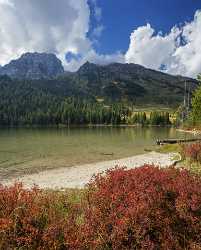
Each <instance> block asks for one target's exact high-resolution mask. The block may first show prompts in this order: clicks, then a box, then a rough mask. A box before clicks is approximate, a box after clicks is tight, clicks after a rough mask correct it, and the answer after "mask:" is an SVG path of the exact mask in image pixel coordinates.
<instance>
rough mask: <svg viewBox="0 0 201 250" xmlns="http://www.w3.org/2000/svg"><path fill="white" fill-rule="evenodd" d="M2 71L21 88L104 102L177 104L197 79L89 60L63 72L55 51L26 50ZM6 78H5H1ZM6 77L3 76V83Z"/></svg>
mask: <svg viewBox="0 0 201 250" xmlns="http://www.w3.org/2000/svg"><path fill="white" fill-rule="evenodd" d="M0 75H7V76H9V77H10V78H11V79H15V80H11V81H10V83H9V84H12V85H13V88H14V87H15V86H16V88H18V85H19V84H22V85H23V86H24V87H25V88H27V86H32V87H33V88H34V89H35V90H36V91H37V89H38V90H40V91H44V92H45V93H49V94H51V95H53V96H55V97H57V98H58V97H62V98H65V97H73V96H74V97H79V98H82V99H90V100H94V101H96V100H98V101H102V102H104V103H113V102H131V103H133V104H139V105H140V104H143V105H144V104H159V105H161V104H163V105H168V106H170V105H171V106H172V105H178V104H180V103H181V102H182V100H183V96H184V91H185V82H186V83H187V89H188V90H189V91H190V92H192V91H193V90H194V89H195V88H196V86H197V81H196V80H194V79H191V78H186V77H182V76H173V75H168V74H165V73H162V72H159V71H155V70H151V69H147V68H145V67H143V66H140V65H137V64H121V63H112V64H109V65H105V66H101V65H96V64H93V63H89V62H86V63H85V64H84V65H82V66H81V67H80V69H79V70H78V71H77V72H74V73H69V72H64V69H63V66H62V64H61V61H60V60H59V59H58V58H57V57H56V56H55V55H54V54H46V53H26V54H24V55H22V56H21V57H20V58H19V59H17V60H13V61H11V62H10V63H9V64H7V65H5V66H3V67H2V68H0ZM2 79H3V78H2ZM2 82H3V80H1V83H0V84H2Z"/></svg>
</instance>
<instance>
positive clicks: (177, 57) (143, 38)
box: [125, 11, 201, 77]
mask: <svg viewBox="0 0 201 250" xmlns="http://www.w3.org/2000/svg"><path fill="white" fill-rule="evenodd" d="M182 42H183V43H182ZM125 60H126V62H128V63H137V64H142V65H144V66H146V67H149V68H152V69H156V70H160V69H161V66H163V67H164V68H165V70H164V71H165V72H167V73H171V74H181V75H186V76H192V77H196V75H197V74H198V73H199V72H201V11H197V12H196V14H195V17H194V20H193V21H192V22H191V23H186V24H185V25H184V26H183V27H181V28H177V27H173V28H172V30H171V31H170V33H169V34H166V35H162V34H161V33H158V34H156V35H154V29H153V28H152V27H151V26H150V24H147V25H146V26H142V27H139V28H138V29H136V30H135V31H133V33H132V34H131V36H130V45H129V48H128V51H127V52H126V54H125Z"/></svg>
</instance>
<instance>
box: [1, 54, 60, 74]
mask: <svg viewBox="0 0 201 250" xmlns="http://www.w3.org/2000/svg"><path fill="white" fill-rule="evenodd" d="M63 73H64V68H63V66H62V63H61V61H60V60H59V59H58V58H57V57H56V55H55V54H52V53H38V52H34V53H31V52H27V53H25V54H23V55H22V56H21V57H20V58H18V59H16V60H12V61H11V62H10V63H9V64H7V65H5V66H3V67H2V68H0V75H7V76H9V77H11V78H18V79H41V78H48V79H51V78H55V77H57V76H58V75H61V74H63Z"/></svg>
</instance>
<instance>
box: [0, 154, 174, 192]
mask: <svg viewBox="0 0 201 250" xmlns="http://www.w3.org/2000/svg"><path fill="white" fill-rule="evenodd" d="M177 155H178V154H177V153H168V154H162V153H157V152H154V151H153V152H150V153H146V154H142V155H136V156H132V157H127V158H122V159H118V160H109V161H101V162H97V163H90V164H83V165H76V166H73V167H63V168H58V169H50V170H44V171H42V172H38V173H34V174H28V175H23V176H20V177H16V178H12V179H5V180H3V181H2V182H1V184H3V185H6V186H10V185H12V184H14V183H15V182H22V183H23V184H24V186H25V187H26V188H31V187H33V186H34V185H37V186H38V187H39V188H42V189H56V190H57V189H65V188H83V187H84V186H85V185H86V184H87V183H88V182H89V181H90V180H91V178H92V177H93V175H96V174H98V173H101V172H104V171H106V170H108V169H111V168H114V167H115V166H118V167H126V168H127V169H131V168H136V167H140V166H143V165H144V164H154V165H155V166H159V167H169V166H172V165H174V164H175V163H176V162H177V160H175V156H177Z"/></svg>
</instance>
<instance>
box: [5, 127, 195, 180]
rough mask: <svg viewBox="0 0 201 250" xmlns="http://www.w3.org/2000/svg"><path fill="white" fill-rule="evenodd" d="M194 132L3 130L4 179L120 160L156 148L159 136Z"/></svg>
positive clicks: (147, 130) (167, 130)
mask: <svg viewBox="0 0 201 250" xmlns="http://www.w3.org/2000/svg"><path fill="white" fill-rule="evenodd" d="M189 136H190V135H188V134H186V133H181V132H178V131H176V130H175V129H174V128H160V127H155V128H140V127H135V128H134V127H127V128H124V127H123V128H111V127H98V128H70V129H69V128H58V129H57V128H41V129H38V128H35V129H30V128H23V129H22V128H20V129H14V128H12V129H5V128H2V129H0V180H2V179H3V178H6V177H12V176H16V175H20V174H22V173H31V172H36V171H40V170H42V169H47V168H58V167H64V166H65V167H66V166H68V167H70V166H73V165H76V164H84V163H89V162H97V161H103V160H111V159H118V158H123V157H128V156H133V155H136V154H141V153H144V152H145V149H154V147H155V143H156V139H158V138H162V139H164V138H185V137H189Z"/></svg>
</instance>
